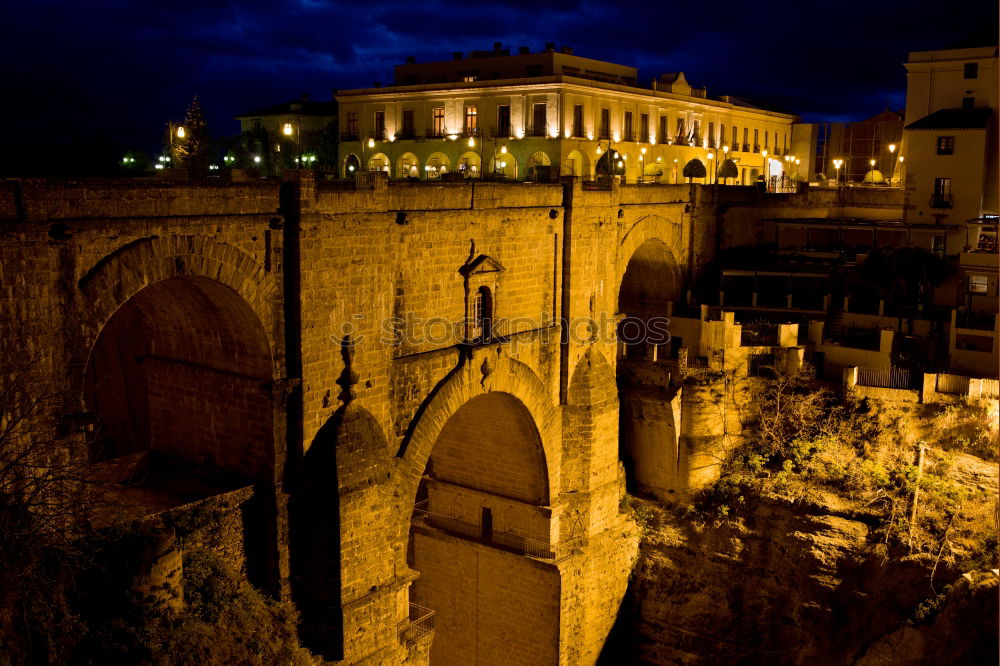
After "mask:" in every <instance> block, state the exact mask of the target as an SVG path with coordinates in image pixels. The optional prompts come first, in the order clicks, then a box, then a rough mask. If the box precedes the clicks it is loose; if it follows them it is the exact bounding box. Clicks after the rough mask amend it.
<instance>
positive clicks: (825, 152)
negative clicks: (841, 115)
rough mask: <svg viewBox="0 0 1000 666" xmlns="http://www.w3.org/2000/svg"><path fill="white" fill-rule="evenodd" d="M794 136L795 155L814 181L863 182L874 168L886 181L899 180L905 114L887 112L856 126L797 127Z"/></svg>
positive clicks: (803, 173) (828, 124)
mask: <svg viewBox="0 0 1000 666" xmlns="http://www.w3.org/2000/svg"><path fill="white" fill-rule="evenodd" d="M794 135H795V141H794V143H793V152H794V153H795V155H796V156H799V157H800V158H801V160H802V165H801V173H802V175H803V176H806V175H808V177H809V178H810V179H811V180H812V179H814V178H815V176H816V174H823V176H824V177H825V178H827V179H829V180H831V181H832V180H834V179H836V178H838V177H839V178H840V182H841V183H862V182H864V180H865V175H866V174H868V172H870V171H871V170H872V169H873V168H874V169H876V170H878V171H879V173H881V174H882V175H883V178H884V180H885V181H886V182H888V183H890V184H893V185H895V184H897V183H898V181H899V177H900V169H899V164H898V157H899V155H900V152H899V148H900V145H901V143H902V140H903V114H902V113H899V112H896V111H891V110H889V109H886V110H885V111H882V112H881V113H877V114H875V115H874V116H872V117H870V118H866V119H865V120H862V121H859V122H854V123H843V122H838V123H811V124H797V125H796V126H795V131H794ZM834 160H839V161H840V168H837V167H836V166H835V164H834ZM873 161H874V162H875V164H874V165H873V164H872V162H873Z"/></svg>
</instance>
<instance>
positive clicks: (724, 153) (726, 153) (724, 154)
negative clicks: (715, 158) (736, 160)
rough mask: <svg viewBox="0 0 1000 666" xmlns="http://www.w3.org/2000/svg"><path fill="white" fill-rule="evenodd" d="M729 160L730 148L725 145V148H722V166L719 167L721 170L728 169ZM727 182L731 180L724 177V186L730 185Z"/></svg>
mask: <svg viewBox="0 0 1000 666" xmlns="http://www.w3.org/2000/svg"><path fill="white" fill-rule="evenodd" d="M728 160H729V146H728V145H725V146H723V147H722V164H720V165H719V168H720V169H724V168H725V167H726V162H727V161H728ZM727 180H729V179H728V178H726V177H725V176H723V178H722V184H723V185H728V183H727V182H726V181H727Z"/></svg>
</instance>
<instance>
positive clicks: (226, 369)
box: [71, 236, 285, 592]
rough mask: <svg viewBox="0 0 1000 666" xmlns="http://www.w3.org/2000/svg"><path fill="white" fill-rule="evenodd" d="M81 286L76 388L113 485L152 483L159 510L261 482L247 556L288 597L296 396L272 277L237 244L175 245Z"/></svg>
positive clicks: (105, 263)
mask: <svg viewBox="0 0 1000 666" xmlns="http://www.w3.org/2000/svg"><path fill="white" fill-rule="evenodd" d="M78 286H79V298H78V299H77V302H78V310H77V315H78V316H79V331H80V335H79V336H77V337H76V338H75V339H74V341H73V346H72V349H71V355H72V358H73V361H71V362H72V363H74V364H77V365H76V367H79V368H81V369H82V371H80V372H77V373H73V374H72V375H71V376H72V377H73V378H74V379H73V381H74V383H75V385H74V386H73V387H72V390H73V391H74V393H75V395H79V396H80V400H81V405H82V407H83V409H84V410H85V411H86V412H88V413H89V414H90V415H92V416H93V417H94V421H95V422H96V427H95V428H94V429H93V431H92V432H91V433H89V434H88V448H89V453H90V459H91V461H93V462H95V463H101V462H102V461H109V463H108V465H107V474H106V478H108V479H109V480H115V481H118V482H119V483H122V484H123V485H125V486H129V485H133V484H134V482H135V481H137V480H145V481H148V483H147V486H148V487H147V488H146V489H145V490H142V491H140V492H139V494H140V495H141V496H142V497H143V498H144V499H143V502H142V505H143V506H145V505H146V502H147V501H152V500H151V498H158V499H155V501H154V502H153V503H152V504H149V506H148V508H149V509H150V510H157V511H159V510H162V509H163V508H165V507H167V506H175V505H176V504H177V502H180V503H184V502H187V501H193V499H197V498H201V497H208V496H211V495H214V494H218V493H220V492H226V491H228V490H231V489H232V488H233V487H234V485H233V484H234V483H239V484H240V485H249V484H250V483H252V484H253V485H255V486H256V487H257V488H258V489H260V490H262V491H263V492H262V493H261V494H259V495H258V497H259V498H260V499H259V500H255V502H254V508H253V509H252V511H253V512H254V516H253V517H252V518H251V521H252V522H253V523H254V524H255V526H256V529H255V530H251V531H248V532H247V534H246V535H244V543H245V548H244V550H243V551H242V553H240V555H241V556H243V557H245V565H246V568H247V573H248V575H249V577H250V580H251V581H252V582H254V583H255V584H258V585H261V586H263V587H265V588H266V589H268V590H270V591H272V592H277V591H278V590H279V589H280V587H281V586H282V585H283V584H284V583H283V581H284V579H283V576H282V573H281V566H280V564H279V560H280V558H281V557H282V555H281V549H280V547H279V545H278V540H277V537H276V530H275V529H274V527H273V523H274V519H275V517H276V513H275V512H276V506H275V495H274V493H275V492H276V491H277V489H278V487H280V484H281V473H282V470H283V468H284V459H283V456H284V441H285V437H284V433H285V430H284V411H283V404H284V397H285V396H284V392H283V389H282V388H281V383H280V382H279V381H276V379H277V378H280V377H283V376H284V361H283V356H282V354H281V353H280V351H279V350H280V348H281V347H280V344H281V337H280V335H281V321H280V312H281V310H280V291H279V290H278V289H277V287H276V285H275V283H274V281H273V278H272V277H271V276H270V275H269V274H267V273H265V272H264V271H262V270H260V269H259V268H258V267H257V266H256V264H255V262H254V261H253V260H252V259H251V258H250V257H249V256H247V255H246V254H244V253H243V252H241V251H240V250H239V249H237V248H235V247H233V246H230V245H226V244H224V243H220V242H217V241H214V240H211V239H207V238H204V237H195V236H177V237H167V238H162V239H161V238H147V239H142V240H139V241H136V242H133V243H131V244H128V245H126V246H123V247H121V248H119V249H118V250H117V251H116V252H114V253H112V254H110V255H108V256H106V257H105V258H103V259H102V260H101V261H100V262H98V263H97V264H96V265H95V266H94V267H93V268H92V269H91V270H90V271H89V272H88V273H87V274H86V275H85V276H84V277H83V278H82V279H81V280H80V282H79V284H78ZM177 483H180V484H181V487H183V488H186V489H187V490H184V491H183V492H184V493H185V494H184V495H183V497H185V498H186V499H184V500H180V499H178V497H175V496H174V495H173V494H172V493H171V491H170V490H169V489H170V488H173V487H175V484H177ZM192 484H193V485H192ZM163 489H166V491H167V492H165V493H164V492H161V491H162V490H163ZM147 491H148V492H147ZM278 518H279V520H281V518H280V516H279V517H278ZM234 556H236V555H235V554H234Z"/></svg>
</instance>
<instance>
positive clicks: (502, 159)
mask: <svg viewBox="0 0 1000 666" xmlns="http://www.w3.org/2000/svg"><path fill="white" fill-rule="evenodd" d="M491 171H492V172H493V177H494V178H502V179H504V180H515V179H517V160H516V159H514V156H513V155H511V154H510V153H508V152H506V151H505V149H503V148H501V149H500V151H498V152H497V153H496V154H495V155H494V156H493V159H492V165H491Z"/></svg>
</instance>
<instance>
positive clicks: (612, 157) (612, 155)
mask: <svg viewBox="0 0 1000 666" xmlns="http://www.w3.org/2000/svg"><path fill="white" fill-rule="evenodd" d="M602 144H607V148H606V149H604V150H603V151H602V150H601V145H602ZM595 152H596V153H597V162H598V164H599V163H600V161H601V155H602V154H603V153H607V154H608V176H609V177H611V176H614V175H616V173H615V172H616V170H617V169H616V168H615V167H624V162H623V161H622V160H619V159H618V158H619V157H624V155H623V154H621V153H618V152H616V151H614V150H613V149H612V148H611V139H603V140H601V141H598V142H597V148H596V149H595ZM616 160H617V161H618V163H617V164H615V161H616ZM594 171H595V172H596V171H597V168H596V166H595V168H594ZM622 172H623V173H624V169H623V170H622Z"/></svg>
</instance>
